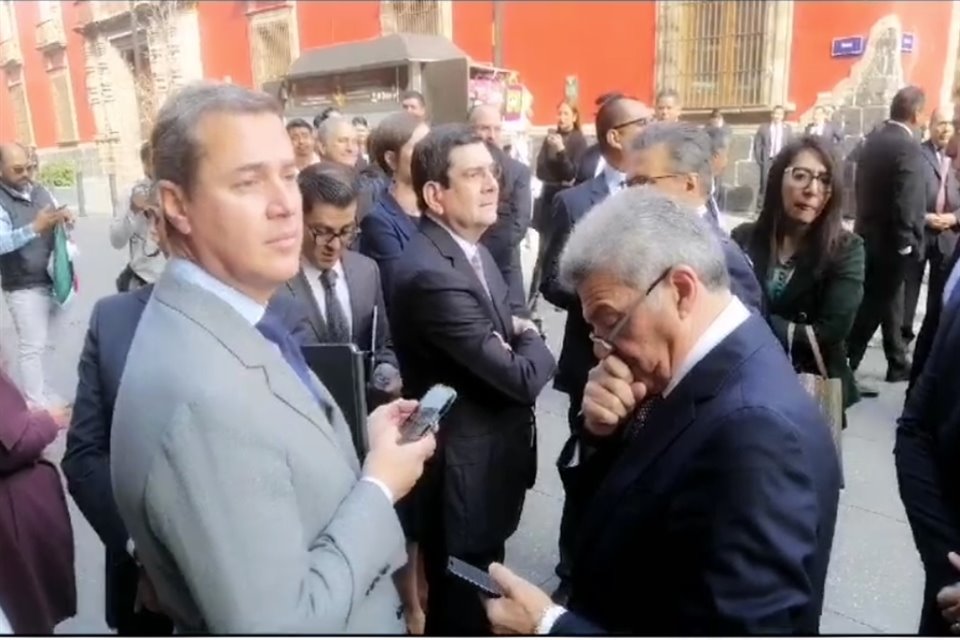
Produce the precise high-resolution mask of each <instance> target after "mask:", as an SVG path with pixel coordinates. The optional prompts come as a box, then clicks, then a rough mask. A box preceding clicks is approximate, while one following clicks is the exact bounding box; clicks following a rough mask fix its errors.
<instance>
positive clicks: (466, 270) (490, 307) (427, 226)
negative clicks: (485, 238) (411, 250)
mask: <svg viewBox="0 0 960 640" xmlns="http://www.w3.org/2000/svg"><path fill="white" fill-rule="evenodd" d="M420 229H421V230H422V231H423V233H424V235H426V236H427V237H428V238H430V240H431V241H432V242H433V243H434V245H436V247H437V249H438V250H439V251H440V253H441V254H442V255H443V256H444V257H445V258H447V259H448V260H450V262H451V264H452V265H453V268H454V269H456V270H457V271H459V272H460V274H461V275H463V276H464V277H465V278H466V279H467V282H469V283H470V287H471V289H473V291H474V292H475V293H476V294H477V297H478V298H479V299H480V301H481V304H483V305H484V306H485V307H486V309H487V311H488V313H489V316H490V319H491V320H493V321H494V322H495V323H496V324H502V323H503V321H502V319H501V317H500V314H499V313H498V312H497V309H496V307H495V306H494V303H493V300H492V299H491V298H492V297H493V295H494V293H493V290H492V289H491V291H490V295H487V292H486V290H485V289H484V288H483V284H482V283H481V282H480V278H479V277H478V276H477V274H476V272H475V271H474V270H473V267H472V266H471V265H470V262H469V261H468V260H467V256H466V255H464V253H463V250H462V249H461V248H460V247H459V246H458V245H457V243H456V241H455V240H454V239H453V237H451V235H450V234H449V233H448V232H447V230H446V229H444V228H443V227H441V226H440V225H439V224H437V223H436V222H434V221H433V220H431V219H430V218H428V217H426V216H424V218H423V220H421V221H420ZM480 255H481V262H482V263H483V264H484V275H485V276H487V274H488V273H489V272H490V270H489V268H488V267H487V266H486V261H485V260H484V259H483V250H482V249H481V250H480ZM490 283H491V281H490V278H489V276H488V277H487V286H488V287H489V286H491V284H490ZM511 324H512V323H511ZM500 330H501V331H505V330H506V327H500ZM508 333H510V334H512V333H513V332H512V331H511V332H508ZM504 337H506V335H504Z"/></svg>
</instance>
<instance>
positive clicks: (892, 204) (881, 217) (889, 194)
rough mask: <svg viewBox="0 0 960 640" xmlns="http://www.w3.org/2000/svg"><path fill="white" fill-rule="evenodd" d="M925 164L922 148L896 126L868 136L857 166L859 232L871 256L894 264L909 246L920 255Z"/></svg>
mask: <svg viewBox="0 0 960 640" xmlns="http://www.w3.org/2000/svg"><path fill="white" fill-rule="evenodd" d="M923 163H924V160H923V158H922V156H921V153H920V145H919V144H917V141H916V140H914V139H913V137H912V136H911V135H910V134H909V133H908V132H907V131H906V129H904V128H903V127H902V126H900V125H898V124H896V123H893V122H888V123H886V124H885V125H883V126H882V127H881V128H879V129H877V130H876V131H874V132H872V133H871V134H870V135H868V136H867V138H866V140H865V142H864V144H863V149H862V151H861V153H860V159H859V162H858V163H857V174H856V191H857V219H856V223H855V225H854V231H856V232H857V233H858V234H859V235H860V236H861V237H862V238H863V239H864V241H865V242H866V246H867V252H868V253H870V252H871V251H872V252H876V253H877V254H878V255H881V256H889V258H890V260H891V261H894V260H896V259H897V252H898V250H900V249H903V248H905V247H910V248H912V249H913V255H914V256H918V254H919V253H920V250H921V245H922V240H923V229H924V220H923V216H924V214H925V213H926V204H927V202H926V192H925V189H926V186H925V182H924V178H923V173H924V168H923Z"/></svg>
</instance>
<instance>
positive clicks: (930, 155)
mask: <svg viewBox="0 0 960 640" xmlns="http://www.w3.org/2000/svg"><path fill="white" fill-rule="evenodd" d="M921 148H922V149H923V157H924V158H926V159H927V162H929V163H930V166H931V167H933V171H934V173H936V174H937V180H943V172H942V168H943V167H941V166H940V162H939V161H938V160H937V152H936V151H934V149H933V145H932V144H930V143H929V142H924V143H923V145H921ZM938 186H939V185H938Z"/></svg>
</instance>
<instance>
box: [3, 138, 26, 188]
mask: <svg viewBox="0 0 960 640" xmlns="http://www.w3.org/2000/svg"><path fill="white" fill-rule="evenodd" d="M30 165H31V162H30V152H29V151H27V148H26V147H24V146H23V145H22V144H19V143H16V142H7V143H4V144H0V180H2V181H3V183H4V184H6V185H7V186H8V187H10V188H12V189H16V190H17V191H26V190H27V189H29V188H30Z"/></svg>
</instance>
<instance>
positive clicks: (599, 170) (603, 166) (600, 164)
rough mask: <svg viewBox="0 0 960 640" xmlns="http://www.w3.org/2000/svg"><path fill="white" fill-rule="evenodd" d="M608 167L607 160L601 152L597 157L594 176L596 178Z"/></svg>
mask: <svg viewBox="0 0 960 640" xmlns="http://www.w3.org/2000/svg"><path fill="white" fill-rule="evenodd" d="M606 168H607V161H606V159H605V158H604V157H603V155H602V154H601V155H600V157H599V158H598V159H597V169H596V171H594V172H593V177H594V178H596V177H597V176H598V175H600V174H601V173H603V170H604V169H606Z"/></svg>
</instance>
